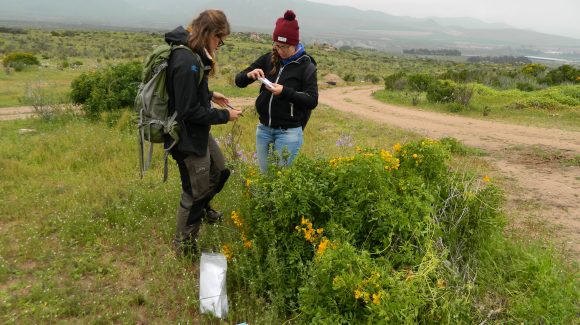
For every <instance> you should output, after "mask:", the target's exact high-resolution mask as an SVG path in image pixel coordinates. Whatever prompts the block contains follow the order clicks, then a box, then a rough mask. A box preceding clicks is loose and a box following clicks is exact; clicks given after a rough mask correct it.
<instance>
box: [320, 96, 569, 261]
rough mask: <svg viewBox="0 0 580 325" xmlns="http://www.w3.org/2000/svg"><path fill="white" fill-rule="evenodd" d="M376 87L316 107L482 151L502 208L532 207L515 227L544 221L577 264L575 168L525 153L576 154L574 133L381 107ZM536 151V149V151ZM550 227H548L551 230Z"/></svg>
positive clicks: (331, 98) (326, 98)
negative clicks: (504, 196) (501, 188)
mask: <svg viewBox="0 0 580 325" xmlns="http://www.w3.org/2000/svg"><path fill="white" fill-rule="evenodd" d="M378 89H380V88H377V87H349V88H331V89H327V90H325V91H324V92H321V94H320V102H321V103H323V104H326V105H328V106H331V107H333V108H334V109H337V110H340V111H343V112H347V113H352V114H355V115H357V116H359V117H362V118H368V119H370V120H373V121H376V122H380V123H385V124H389V125H392V126H395V127H398V128H402V129H407V130H411V131H414V132H418V133H420V134H423V135H425V136H428V137H431V138H441V137H446V136H449V137H454V138H456V139H458V140H461V141H462V142H463V143H465V144H467V145H469V146H472V147H476V148H480V149H483V150H484V151H486V152H487V153H488V154H489V156H488V157H487V158H486V159H488V160H489V161H490V162H491V163H492V164H493V165H494V166H496V167H497V169H498V170H499V171H500V172H501V173H502V174H503V176H504V177H506V178H507V179H508V180H509V182H506V183H509V184H510V189H509V190H507V191H506V192H507V193H508V206H510V207H511V208H513V209H518V208H520V207H522V206H524V205H525V206H528V207H530V206H532V208H527V209H525V213H527V214H532V215H527V216H520V218H521V219H523V220H519V221H516V222H522V223H525V222H530V220H532V222H534V221H540V222H543V221H546V222H547V224H548V226H549V227H548V228H549V229H550V230H554V231H557V235H552V236H550V237H552V238H554V239H556V242H557V243H559V244H563V245H564V247H565V248H566V249H567V250H568V252H569V254H570V255H571V256H572V257H573V258H575V259H577V260H580V167H578V166H572V167H564V166H562V164H561V163H559V162H558V161H551V160H550V159H547V158H544V159H541V157H537V155H536V156H535V155H533V154H529V150H528V151H526V150H525V149H524V150H523V151H522V152H523V153H519V152H518V150H516V149H514V148H522V147H523V148H525V147H527V146H530V147H531V146H539V148H541V150H546V152H556V151H560V152H562V153H563V154H564V155H566V156H569V157H573V156H574V155H579V154H580V132H571V131H561V130H556V129H545V128H538V127H527V126H520V125H513V124H506V123H500V122H492V121H485V120H477V119H471V118H465V117H459V116H453V115H447V114H441V113H435V112H426V111H423V110H419V109H415V108H404V107H398V106H394V105H388V104H384V103H382V102H380V101H377V100H375V99H373V98H372V92H373V91H375V90H378ZM536 148H537V147H536ZM551 226H554V227H551Z"/></svg>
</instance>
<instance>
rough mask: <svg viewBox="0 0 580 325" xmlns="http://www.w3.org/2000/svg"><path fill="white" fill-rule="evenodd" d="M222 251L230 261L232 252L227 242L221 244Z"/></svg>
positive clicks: (232, 255)
mask: <svg viewBox="0 0 580 325" xmlns="http://www.w3.org/2000/svg"><path fill="white" fill-rule="evenodd" d="M222 253H223V254H224V255H225V257H226V259H227V260H228V261H231V259H232V257H234V252H233V251H232V249H231V248H230V245H228V244H224V245H223V246H222Z"/></svg>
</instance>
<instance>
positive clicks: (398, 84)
mask: <svg viewBox="0 0 580 325" xmlns="http://www.w3.org/2000/svg"><path fill="white" fill-rule="evenodd" d="M406 75H407V74H406V73H405V72H403V71H399V72H396V73H394V74H392V75H389V76H387V77H385V78H384V79H385V89H386V90H403V89H404V88H405V86H406V85H407V78H406Z"/></svg>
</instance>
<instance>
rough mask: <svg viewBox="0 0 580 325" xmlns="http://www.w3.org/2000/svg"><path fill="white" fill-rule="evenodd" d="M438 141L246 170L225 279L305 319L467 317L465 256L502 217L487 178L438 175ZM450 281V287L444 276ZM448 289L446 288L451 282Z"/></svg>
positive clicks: (441, 157) (442, 167)
mask: <svg viewBox="0 0 580 325" xmlns="http://www.w3.org/2000/svg"><path fill="white" fill-rule="evenodd" d="M448 157H449V152H448V150H447V147H446V146H443V145H441V144H440V143H439V142H437V141H433V140H430V139H425V140H422V141H420V142H415V143H408V144H405V145H402V146H401V145H399V144H397V145H395V146H394V147H393V149H392V151H387V150H372V149H366V150H362V149H358V150H357V153H356V154H355V155H353V156H350V157H340V158H335V159H331V160H325V159H310V158H305V157H300V158H299V159H297V160H296V162H295V163H294V165H293V166H292V167H290V168H287V169H277V168H276V167H274V166H272V167H271V169H270V171H269V172H268V173H267V174H265V175H263V174H257V173H256V172H255V171H254V170H253V168H251V167H250V168H248V169H247V170H246V171H245V173H244V175H245V178H246V181H245V184H246V194H245V195H246V196H247V197H248V199H247V200H246V202H245V203H244V204H247V205H246V206H245V207H244V208H242V210H241V211H240V212H233V213H232V220H233V223H234V224H235V225H236V226H237V227H238V231H239V235H240V237H239V239H238V240H235V241H234V242H233V243H231V244H228V245H227V249H225V250H224V253H227V254H226V255H228V256H229V257H230V258H232V259H235V261H236V262H235V263H233V264H232V268H231V272H230V276H231V277H232V281H234V282H240V283H244V284H245V286H246V287H247V288H249V290H250V292H251V294H253V295H257V296H262V297H263V298H265V299H268V300H269V301H270V302H271V303H273V304H274V305H275V306H276V308H279V309H280V311H281V312H282V313H285V312H290V311H293V310H296V309H298V308H299V309H300V310H301V312H302V320H301V322H303V323H309V324H310V323H329V322H330V323H373V322H377V321H379V322H380V320H384V319H389V320H391V321H392V322H394V323H405V322H420V323H421V322H437V321H451V320H454V319H455V320H456V319H458V318H459V319H462V320H466V319H470V318H471V317H472V316H470V308H471V307H470V302H469V300H468V299H466V298H465V297H462V294H463V292H462V290H469V289H466V288H468V287H467V283H464V282H462V281H463V280H462V279H463V278H462V276H463V275H461V276H460V275H459V274H454V273H452V272H450V271H449V270H450V269H449V267H446V266H445V265H446V263H450V262H452V263H453V265H452V266H451V267H452V268H453V269H456V270H464V269H466V270H467V269H469V268H468V267H467V266H466V265H467V263H468V261H469V260H470V257H471V256H472V255H473V253H474V252H475V251H476V249H477V245H478V243H479V242H481V241H485V240H486V238H487V237H488V236H489V235H490V233H492V232H493V231H495V230H497V229H498V227H499V225H500V224H501V222H499V220H500V219H499V215H498V210H497V206H498V204H499V196H498V193H497V191H496V189H495V187H493V186H491V185H489V184H485V183H484V182H482V181H481V180H479V179H473V178H472V179H464V178H463V177H459V176H448V168H447V166H446V161H447V159H448ZM451 283H454V285H453V286H451V285H450V284H451ZM451 288H453V289H451Z"/></svg>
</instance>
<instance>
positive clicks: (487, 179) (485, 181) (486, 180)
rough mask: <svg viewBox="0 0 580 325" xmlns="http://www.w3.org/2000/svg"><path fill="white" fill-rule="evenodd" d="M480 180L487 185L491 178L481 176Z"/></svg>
mask: <svg viewBox="0 0 580 325" xmlns="http://www.w3.org/2000/svg"><path fill="white" fill-rule="evenodd" d="M482 180H483V182H484V183H489V181H491V178H490V177H489V176H487V175H485V176H483V178H482Z"/></svg>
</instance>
